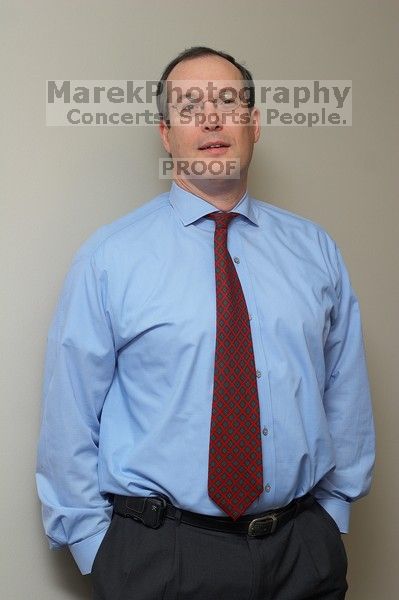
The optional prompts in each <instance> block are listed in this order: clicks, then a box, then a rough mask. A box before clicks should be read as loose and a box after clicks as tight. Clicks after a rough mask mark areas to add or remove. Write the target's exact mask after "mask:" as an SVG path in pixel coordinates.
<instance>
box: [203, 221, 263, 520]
mask: <svg viewBox="0 0 399 600" xmlns="http://www.w3.org/2000/svg"><path fill="white" fill-rule="evenodd" d="M206 216H207V217H208V218H209V219H213V220H214V221H215V237H214V249H215V278H216V311H217V323H216V350H215V373H214V388H213V404H212V417H211V428H210V442H209V465H208V494H209V496H210V498H212V500H213V501H214V502H215V503H216V504H217V505H218V506H219V507H220V508H221V509H222V510H223V511H224V512H225V513H226V514H228V515H229V516H230V517H231V518H232V519H233V520H234V521H235V520H237V519H238V518H239V517H240V516H241V515H242V514H243V513H244V512H245V511H246V510H247V508H248V507H249V506H250V505H251V504H252V503H253V502H254V500H256V498H257V497H258V496H259V494H261V493H262V491H263V466H262V448H261V439H260V418H259V399H258V389H257V381H256V370H255V361H254V354H253V347H252V337H251V328H250V324H249V315H248V310H247V305H246V302H245V297H244V294H243V291H242V288H241V283H240V280H239V278H238V275H237V272H236V269H235V266H234V263H233V261H232V259H231V256H230V254H229V252H228V249H227V231H228V225H229V223H230V221H231V220H232V219H233V218H234V217H236V216H238V213H232V212H229V213H226V212H214V213H210V214H208V215H206Z"/></svg>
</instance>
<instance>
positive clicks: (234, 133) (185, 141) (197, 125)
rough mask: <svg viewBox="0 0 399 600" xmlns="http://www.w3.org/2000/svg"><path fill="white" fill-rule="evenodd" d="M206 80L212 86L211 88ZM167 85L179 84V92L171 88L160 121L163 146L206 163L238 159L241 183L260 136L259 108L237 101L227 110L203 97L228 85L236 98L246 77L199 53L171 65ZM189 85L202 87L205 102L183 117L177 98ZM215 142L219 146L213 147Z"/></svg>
mask: <svg viewBox="0 0 399 600" xmlns="http://www.w3.org/2000/svg"><path fill="white" fill-rule="evenodd" d="M209 82H211V83H212V86H213V87H214V90H213V91H211V94H210V92H209V90H210V86H209V85H208V83H209ZM168 85H169V86H171V87H174V88H178V89H179V90H181V91H182V94H181V97H178V96H176V95H175V93H173V94H172V98H169V101H170V104H169V118H170V127H167V126H166V124H165V123H162V124H161V126H160V134H161V138H162V142H163V145H164V147H165V150H166V151H167V152H168V153H169V154H171V155H172V158H174V159H191V160H192V161H196V160H200V161H204V162H207V163H209V162H210V161H223V162H224V163H226V161H228V160H238V161H239V163H240V176H239V180H240V182H241V183H243V182H244V183H246V176H247V171H248V167H249V164H250V161H251V158H252V152H253V146H254V143H255V142H257V140H258V139H259V133H260V128H259V112H258V110H257V109H255V108H253V109H252V111H251V110H250V109H249V108H247V107H246V106H245V102H244V103H242V102H241V103H239V105H238V106H237V107H236V108H235V110H234V113H233V114H232V113H229V112H224V109H223V108H221V107H220V106H216V107H215V105H214V104H213V103H212V102H209V101H208V100H209V99H212V97H215V98H217V97H218V96H220V93H219V92H220V90H223V89H224V88H227V87H229V88H234V89H235V90H236V91H237V93H236V97H237V98H239V97H240V95H241V98H244V92H245V82H243V80H242V75H241V73H240V71H239V70H238V69H237V68H236V67H235V66H234V65H233V64H231V63H230V62H229V61H227V60H225V59H224V58H221V57H219V56H203V57H199V58H194V59H189V60H185V61H183V62H181V63H179V64H178V65H176V67H175V68H174V69H173V70H172V71H171V73H170V75H169V77H168ZM190 89H191V90H193V89H194V90H195V89H197V90H198V89H201V90H202V93H203V95H202V97H203V100H204V102H203V103H200V107H201V108H200V112H199V113H196V114H195V115H193V116H192V117H191V118H188V119H187V118H184V115H181V112H180V109H181V106H182V103H187V97H186V95H187V92H188V91H189V90H190ZM230 94H233V96H234V91H233V92H232V91H231V90H230ZM210 95H211V98H210ZM191 96H193V94H191ZM221 97H223V95H222V96H221ZM194 104H195V101H194ZM216 143H219V145H220V146H221V147H215V144H216ZM211 144H214V146H213V147H212V146H211ZM204 177H206V175H205V176H204Z"/></svg>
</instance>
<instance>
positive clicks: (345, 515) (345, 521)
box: [315, 496, 351, 533]
mask: <svg viewBox="0 0 399 600" xmlns="http://www.w3.org/2000/svg"><path fill="white" fill-rule="evenodd" d="M315 500H317V502H318V503H319V504H321V506H322V507H323V508H324V509H325V510H326V511H327V512H328V513H329V515H330V516H331V517H332V518H333V519H334V521H335V522H336V524H337V525H338V528H339V530H340V532H341V533H348V531H349V519H350V511H351V505H350V503H349V502H345V500H340V499H339V498H317V497H316V496H315Z"/></svg>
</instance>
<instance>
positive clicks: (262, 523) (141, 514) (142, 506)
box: [114, 493, 315, 537]
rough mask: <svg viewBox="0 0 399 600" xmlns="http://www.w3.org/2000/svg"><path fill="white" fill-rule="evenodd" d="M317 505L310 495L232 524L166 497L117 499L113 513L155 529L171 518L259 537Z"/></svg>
mask: <svg viewBox="0 0 399 600" xmlns="http://www.w3.org/2000/svg"><path fill="white" fill-rule="evenodd" d="M314 502H315V500H314V498H313V496H312V495H311V494H310V493H308V494H306V495H305V496H301V497H300V498H295V499H294V500H292V502H290V503H289V504H287V505H286V506H283V507H281V508H276V509H274V510H269V511H266V512H263V513H259V514H255V515H243V516H242V517H239V518H238V519H237V520H236V521H233V520H232V519H231V518H230V517H214V516H210V515H204V514H199V513H194V512H190V511H189V510H182V509H180V508H177V507H176V506H173V504H170V502H168V501H167V500H166V499H165V498H164V497H163V496H146V497H141V496H114V512H115V513H116V514H118V515H121V516H122V517H129V518H131V519H135V520H137V521H140V522H141V523H143V524H144V525H146V526H147V527H152V528H153V529H157V528H158V527H160V526H161V525H162V524H163V522H164V520H165V518H168V519H177V520H179V521H181V522H182V523H186V524H188V525H193V526H194V527H202V528H204V529H213V530H214V531H225V532H229V533H243V534H246V535H248V536H250V537H257V536H261V535H268V534H271V533H274V532H275V531H276V530H277V529H279V528H280V527H281V526H282V525H284V524H285V523H287V522H288V521H290V520H291V519H293V518H294V517H296V515H298V514H299V513H300V512H302V511H303V510H305V509H306V508H309V507H310V506H311V505H312V504H313V503H314Z"/></svg>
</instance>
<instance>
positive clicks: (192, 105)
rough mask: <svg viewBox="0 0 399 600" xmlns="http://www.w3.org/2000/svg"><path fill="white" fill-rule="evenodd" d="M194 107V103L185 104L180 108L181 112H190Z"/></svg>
mask: <svg viewBox="0 0 399 600" xmlns="http://www.w3.org/2000/svg"><path fill="white" fill-rule="evenodd" d="M194 109H195V104H185V105H184V106H183V108H182V112H188V113H191V112H193V111H194Z"/></svg>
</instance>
